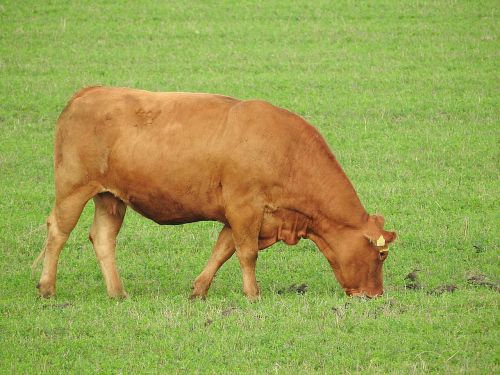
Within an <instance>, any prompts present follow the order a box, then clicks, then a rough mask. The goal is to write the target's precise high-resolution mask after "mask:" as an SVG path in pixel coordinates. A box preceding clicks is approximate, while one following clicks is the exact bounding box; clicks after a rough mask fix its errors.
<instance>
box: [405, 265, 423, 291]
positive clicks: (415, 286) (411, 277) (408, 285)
mask: <svg viewBox="0 0 500 375" xmlns="http://www.w3.org/2000/svg"><path fill="white" fill-rule="evenodd" d="M419 271H421V270H419V269H417V268H416V269H414V270H413V271H411V272H410V273H409V274H408V275H406V276H405V289H410V290H419V289H421V288H422V285H421V284H420V280H419V278H418V275H417V272H419Z"/></svg>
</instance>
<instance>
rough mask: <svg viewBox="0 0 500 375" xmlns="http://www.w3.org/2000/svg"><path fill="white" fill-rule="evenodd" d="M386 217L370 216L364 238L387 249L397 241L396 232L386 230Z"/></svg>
mask: <svg viewBox="0 0 500 375" xmlns="http://www.w3.org/2000/svg"><path fill="white" fill-rule="evenodd" d="M384 222H385V220H384V217H383V216H381V215H370V217H369V219H368V223H367V225H366V227H365V230H364V233H363V234H364V236H365V237H366V238H368V240H369V241H370V242H371V243H373V244H374V245H376V246H378V247H387V246H388V245H389V244H390V243H391V242H394V240H395V239H396V232H388V231H386V230H384Z"/></svg>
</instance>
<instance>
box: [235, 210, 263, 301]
mask: <svg viewBox="0 0 500 375" xmlns="http://www.w3.org/2000/svg"><path fill="white" fill-rule="evenodd" d="M261 221H262V213H259V212H258V211H256V210H253V209H252V207H250V206H247V207H244V208H241V209H240V210H238V211H236V212H233V214H232V215H231V217H230V220H229V224H230V225H231V229H232V232H233V240H234V243H235V245H236V255H237V256H238V259H239V261H240V266H241V272H242V274H243V292H244V293H245V294H246V296H247V297H248V299H249V300H250V301H254V300H256V299H258V298H259V287H258V285H257V278H256V276H255V268H256V263H257V256H258V252H259V231H260V226H261Z"/></svg>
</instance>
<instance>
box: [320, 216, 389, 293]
mask: <svg viewBox="0 0 500 375" xmlns="http://www.w3.org/2000/svg"><path fill="white" fill-rule="evenodd" d="M311 239H312V240H313V241H314V242H316V244H317V245H318V247H319V248H320V249H321V251H322V252H323V253H324V254H325V256H326V258H327V259H328V261H329V263H330V265H331V267H332V269H333V272H334V274H335V277H336V278H337V280H338V281H339V283H340V285H342V287H343V288H344V290H345V292H346V293H347V294H348V295H350V296H368V297H375V296H379V295H382V293H383V292H384V288H383V279H382V266H383V264H384V261H385V260H386V259H387V256H388V253H389V244H390V243H391V242H393V241H394V240H395V239H396V233H395V232H388V231H386V230H384V218H383V217H382V216H377V215H373V216H369V218H368V220H367V222H366V223H365V224H364V226H363V227H362V228H351V227H342V228H339V229H338V230H336V231H335V233H331V234H328V235H325V236H321V237H319V236H314V237H313V236H311Z"/></svg>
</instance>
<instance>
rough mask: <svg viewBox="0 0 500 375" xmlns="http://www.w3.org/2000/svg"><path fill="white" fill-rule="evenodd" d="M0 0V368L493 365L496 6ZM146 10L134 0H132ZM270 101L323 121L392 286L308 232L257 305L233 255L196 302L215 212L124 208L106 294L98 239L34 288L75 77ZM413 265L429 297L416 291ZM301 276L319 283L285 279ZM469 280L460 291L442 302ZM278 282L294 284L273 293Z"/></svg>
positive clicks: (289, 250)
mask: <svg viewBox="0 0 500 375" xmlns="http://www.w3.org/2000/svg"><path fill="white" fill-rule="evenodd" d="M102 3H104V2H95V3H93V2H87V1H82V2H59V1H50V2H35V1H29V2H28V1H9V0H7V1H4V2H2V3H1V4H0V135H1V136H0V192H1V200H0V279H1V282H0V373H68V372H69V373H78V374H81V373H96V372H102V373H154V372H161V373H176V372H179V373H196V372H198V373H214V374H219V373H238V372H245V373H282V374H288V373H291V372H295V373H380V374H386V373H402V374H408V373H410V374H411V373H417V374H418V373H443V374H449V373H467V374H476V373H478V374H479V373H483V374H492V373H498V372H499V371H500V363H499V362H500V351H499V341H500V334H499V321H498V320H499V319H498V318H499V314H498V311H499V310H498V308H499V302H500V299H499V293H498V291H496V290H495V289H492V288H488V287H485V286H481V285H473V284H471V283H469V282H468V281H467V278H468V277H470V276H471V275H484V276H485V277H486V280H489V281H491V282H492V283H497V282H498V281H499V279H500V274H499V256H498V254H499V252H498V247H499V246H498V245H499V227H500V220H499V219H500V217H499V204H498V201H499V187H500V184H499V179H498V175H499V156H500V155H499V150H500V142H499V141H500V130H499V117H498V115H499V105H498V103H499V76H498V72H499V64H498V51H499V43H498V37H499V33H498V21H497V20H498V3H497V2H495V1H470V2H468V1H418V2H417V1H402V2H401V1H379V2H357V1H338V2H335V5H332V4H331V2H330V1H314V2H310V1H308V2H303V4H298V3H297V2H289V1H281V2H257V3H255V4H254V3H246V2H245V3H244V4H243V2H236V1H234V2H233V1H224V2H222V1H221V2H184V1H182V2H181V1H179V2H175V3H174V2H154V1H151V2H129V3H125V2H116V3H112V2H105V3H106V4H102ZM139 3H140V4H139ZM92 84H104V85H117V86H129V87H137V88H144V89H149V90H157V91H204V92H216V93H223V94H226V95H232V96H236V97H239V98H261V99H266V100H269V101H271V102H272V103H274V104H276V105H280V106H283V107H285V108H287V109H290V110H292V111H295V112H297V113H299V114H301V115H302V116H304V117H305V118H306V119H308V120H309V121H310V122H311V123H312V124H314V125H315V126H317V127H318V129H319V130H320V131H321V132H322V134H324V136H325V137H326V139H327V141H328V143H329V144H330V145H331V147H332V149H333V151H334V152H335V154H336V155H337V157H338V159H339V160H340V162H341V164H342V165H343V167H344V169H345V170H346V172H347V174H348V175H349V176H350V178H351V180H352V182H353V184H354V185H355V187H356V189H357V191H358V193H359V195H360V197H361V199H362V201H363V202H364V204H365V206H366V208H367V209H368V210H369V211H370V212H380V213H383V214H384V215H385V217H386V222H387V224H386V227H387V228H389V229H395V230H397V231H398V235H399V239H398V241H397V243H396V244H395V245H394V246H393V248H392V250H391V254H390V256H389V259H388V260H387V262H386V266H385V286H386V288H385V289H386V294H385V295H384V297H383V298H380V299H376V300H370V301H365V300H358V299H349V298H348V297H346V296H344V294H343V291H342V290H341V288H340V286H339V285H338V283H337V282H336V281H335V280H334V278H333V276H332V272H331V270H330V269H329V266H328V264H327V262H326V260H325V259H324V258H323V256H322V255H321V254H320V252H319V251H317V250H316V249H315V247H314V245H313V244H312V243H311V242H306V241H303V242H301V243H300V244H299V245H298V246H295V247H287V246H285V245H281V244H280V245H276V246H274V247H273V248H271V249H270V250H268V251H265V252H263V253H261V256H260V258H259V262H258V272H257V277H258V279H259V282H260V285H261V289H262V294H263V298H262V301H261V302H259V303H255V304H250V303H248V302H247V301H246V299H245V298H244V297H243V296H242V292H241V274H240V270H239V265H238V262H237V260H236V259H231V260H230V261H229V262H228V263H227V264H226V265H225V266H224V267H223V268H222V269H221V270H220V272H219V274H218V277H217V278H216V279H215V281H214V284H213V286H212V289H211V290H210V294H209V298H208V299H207V301H206V302H199V301H198V302H194V303H191V302H189V301H188V299H187V297H188V295H189V292H190V285H191V283H192V281H193V280H194V278H195V277H196V276H197V274H198V273H199V272H200V271H201V269H202V268H203V266H204V263H205V261H206V260H207V259H208V256H209V253H210V249H211V245H212V244H213V243H214V241H215V238H216V235H217V231H218V229H219V228H220V225H219V224H217V223H198V224H192V225H185V226H177V227H159V226H157V225H156V224H154V223H152V222H150V221H147V220H146V219H143V218H141V217H140V216H139V215H138V214H135V213H133V212H132V211H131V210H129V212H128V214H127V217H126V219H125V225H124V227H123V229H122V231H121V233H120V236H119V243H118V246H119V251H118V262H119V265H120V269H121V272H122V277H123V280H124V283H125V287H126V289H127V290H128V292H129V294H130V296H131V297H130V298H129V299H128V300H126V301H124V302H116V301H112V300H109V299H108V298H107V297H106V293H105V287H104V282H103V280H102V276H101V273H100V270H99V267H98V264H97V261H96V260H95V256H94V254H93V251H92V250H91V246H90V243H89V242H88V240H87V233H88V229H89V227H90V223H91V215H92V212H93V208H92V205H91V204H89V206H88V207H87V208H86V210H85V211H84V214H83V216H82V218H81V220H80V222H79V224H78V226H77V228H76V229H75V231H74V232H73V234H72V236H71V238H70V240H69V241H68V243H67V245H66V247H65V249H64V251H63V254H62V257H61V261H60V268H59V274H58V296H57V298H55V299H52V300H41V299H39V298H37V297H36V293H35V287H34V286H35V284H36V282H37V280H38V277H39V271H37V272H36V273H35V274H31V271H30V268H29V266H30V265H31V262H32V261H33V259H34V258H35V257H36V256H37V255H38V253H39V251H40V249H41V247H42V244H43V241H44V239H45V228H44V226H43V224H44V221H45V219H46V217H47V215H48V213H49V211H50V209H51V206H52V203H53V197H54V190H53V182H52V180H53V167H52V149H53V141H52V137H53V129H54V123H55V120H56V118H57V116H58V115H59V113H60V111H61V110H62V108H63V107H64V105H65V103H66V101H67V100H68V98H69V97H70V96H71V95H72V94H73V92H75V91H76V90H78V89H79V88H81V87H82V86H86V85H92ZM416 268H417V269H420V270H421V271H420V272H419V273H418V276H419V282H420V283H421V286H422V288H421V289H420V290H410V289H406V288H405V283H406V282H407V281H405V275H407V274H408V273H409V272H410V271H412V270H413V269H416ZM299 283H306V284H307V285H308V291H307V292H306V293H305V294H304V295H299V294H297V293H294V292H291V291H286V290H288V287H289V286H290V285H292V284H299ZM446 284H454V285H456V286H457V290H456V291H455V292H453V293H451V292H445V293H442V294H429V292H430V291H431V290H432V289H433V288H436V287H439V286H442V285H446ZM282 290H285V291H286V292H285V293H278V292H280V291H282Z"/></svg>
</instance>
